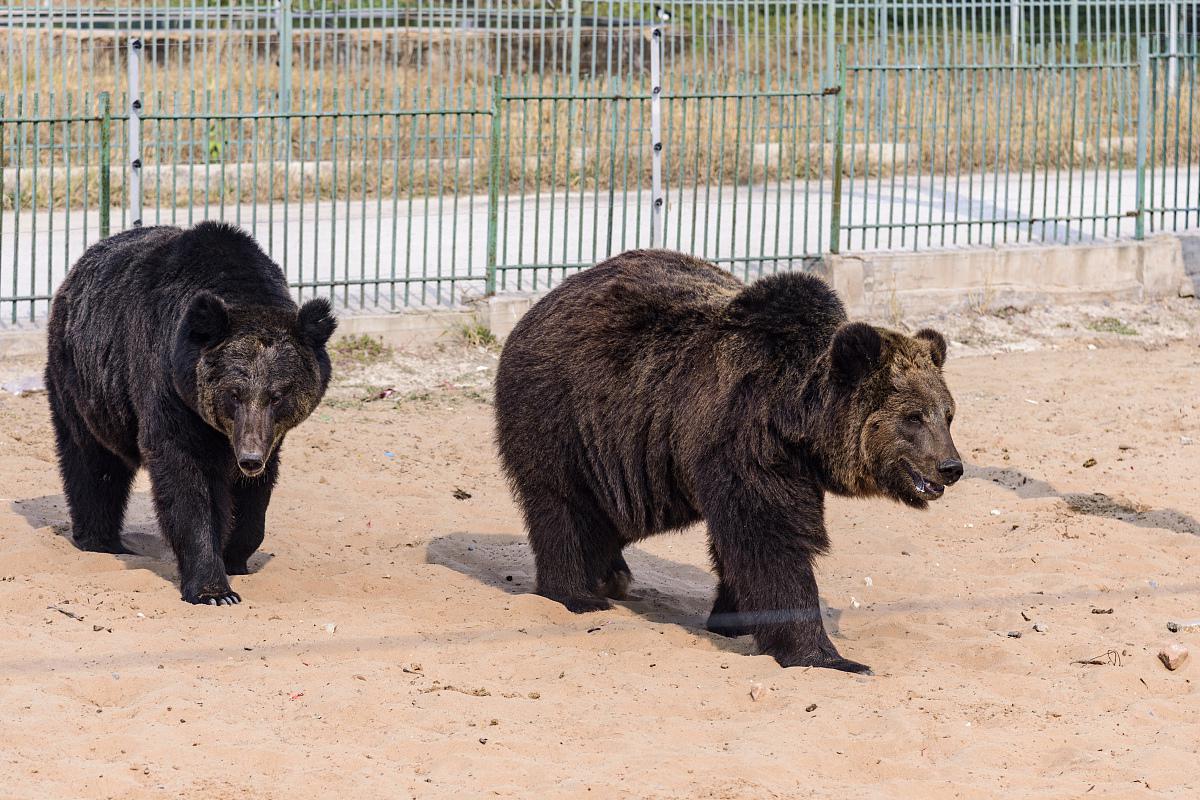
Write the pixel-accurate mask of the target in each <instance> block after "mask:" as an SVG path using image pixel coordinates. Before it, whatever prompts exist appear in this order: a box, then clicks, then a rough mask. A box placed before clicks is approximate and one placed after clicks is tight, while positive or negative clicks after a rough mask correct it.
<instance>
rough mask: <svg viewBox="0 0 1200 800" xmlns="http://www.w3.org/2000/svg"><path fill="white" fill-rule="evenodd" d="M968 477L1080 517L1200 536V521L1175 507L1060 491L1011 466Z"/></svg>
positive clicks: (983, 469) (981, 470) (982, 469)
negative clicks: (1048, 500) (1045, 500)
mask: <svg viewBox="0 0 1200 800" xmlns="http://www.w3.org/2000/svg"><path fill="white" fill-rule="evenodd" d="M966 477H967V478H975V479H978V480H986V481H991V482H992V483H995V484H997V485H1000V486H1003V487H1005V488H1006V489H1008V490H1010V491H1011V492H1012V493H1013V494H1015V495H1016V496H1017V497H1019V498H1021V499H1022V500H1031V499H1035V498H1042V497H1056V498H1058V499H1059V500H1061V501H1062V502H1063V503H1064V504H1066V506H1067V508H1069V509H1070V510H1071V511H1072V512H1074V513H1076V514H1086V515H1089V516H1093V517H1108V518H1110V519H1119V520H1121V521H1122V522H1128V523H1129V524H1130V525H1135V526H1137V527H1139V528H1162V529H1164V530H1168V531H1174V532H1175V533H1190V534H1191V535H1193V536H1200V521H1198V520H1196V519H1195V518H1194V517H1190V516H1188V515H1187V514H1184V513H1183V512H1182V511H1176V510H1175V509H1173V508H1138V507H1136V506H1134V505H1132V504H1130V503H1129V502H1128V501H1127V500H1122V499H1120V498H1115V497H1111V496H1110V495H1107V494H1104V493H1103V492H1093V493H1091V494H1086V493H1082V492H1060V491H1058V490H1057V489H1055V488H1054V487H1053V486H1052V485H1051V484H1049V483H1047V482H1046V481H1043V480H1039V479H1037V478H1031V477H1029V476H1028V475H1026V474H1025V473H1023V472H1021V471H1020V470H1017V469H1013V468H1011V467H974V466H969V467H968V468H967V475H966Z"/></svg>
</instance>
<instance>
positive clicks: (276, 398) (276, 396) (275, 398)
mask: <svg viewBox="0 0 1200 800" xmlns="http://www.w3.org/2000/svg"><path fill="white" fill-rule="evenodd" d="M282 400H283V395H282V394H280V393H279V392H271V405H273V406H277V405H279V403H280V401H282Z"/></svg>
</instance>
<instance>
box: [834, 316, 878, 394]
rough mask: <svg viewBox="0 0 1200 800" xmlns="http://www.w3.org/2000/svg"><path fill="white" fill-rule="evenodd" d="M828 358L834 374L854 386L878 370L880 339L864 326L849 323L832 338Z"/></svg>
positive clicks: (857, 323)
mask: <svg viewBox="0 0 1200 800" xmlns="http://www.w3.org/2000/svg"><path fill="white" fill-rule="evenodd" d="M829 354H830V369H831V370H832V371H833V374H834V375H835V376H836V377H838V378H840V379H841V380H843V381H845V382H846V383H848V384H852V385H853V384H857V383H859V382H860V381H861V380H862V379H863V378H865V377H867V375H869V374H871V372H872V371H873V370H874V369H875V368H876V367H878V366H879V362H880V359H881V358H882V357H883V337H882V336H880V335H879V331H877V330H875V328H874V327H872V326H871V325H868V324H867V323H865V322H850V323H847V324H845V325H843V326H841V327H840V328H838V329H837V332H836V333H835V334H833V343H832V344H830V346H829Z"/></svg>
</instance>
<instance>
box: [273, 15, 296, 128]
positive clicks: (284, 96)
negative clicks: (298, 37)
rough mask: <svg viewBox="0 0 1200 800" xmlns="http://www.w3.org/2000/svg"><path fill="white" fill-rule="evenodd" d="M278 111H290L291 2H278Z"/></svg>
mask: <svg viewBox="0 0 1200 800" xmlns="http://www.w3.org/2000/svg"><path fill="white" fill-rule="evenodd" d="M278 15H279V16H278V18H277V20H276V23H275V24H276V27H277V28H278V29H279V109H280V110H281V111H283V112H284V113H285V114H286V113H287V112H289V111H291V110H292V0H279V11H278Z"/></svg>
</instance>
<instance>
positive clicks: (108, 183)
mask: <svg viewBox="0 0 1200 800" xmlns="http://www.w3.org/2000/svg"><path fill="white" fill-rule="evenodd" d="M110 103H111V97H110V96H109V94H108V92H102V93H101V94H100V238H101V239H107V238H108V235H109V232H110V228H111V215H112V161H111V155H110V152H109V147H110V141H111V137H112V108H111V106H110ZM85 152H86V151H85ZM84 175H85V176H86V175H87V172H86V170H85V172H84ZM86 187H87V183H86V177H85V183H84V196H85V197H86V196H87V188H86ZM85 219H86V209H85Z"/></svg>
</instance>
